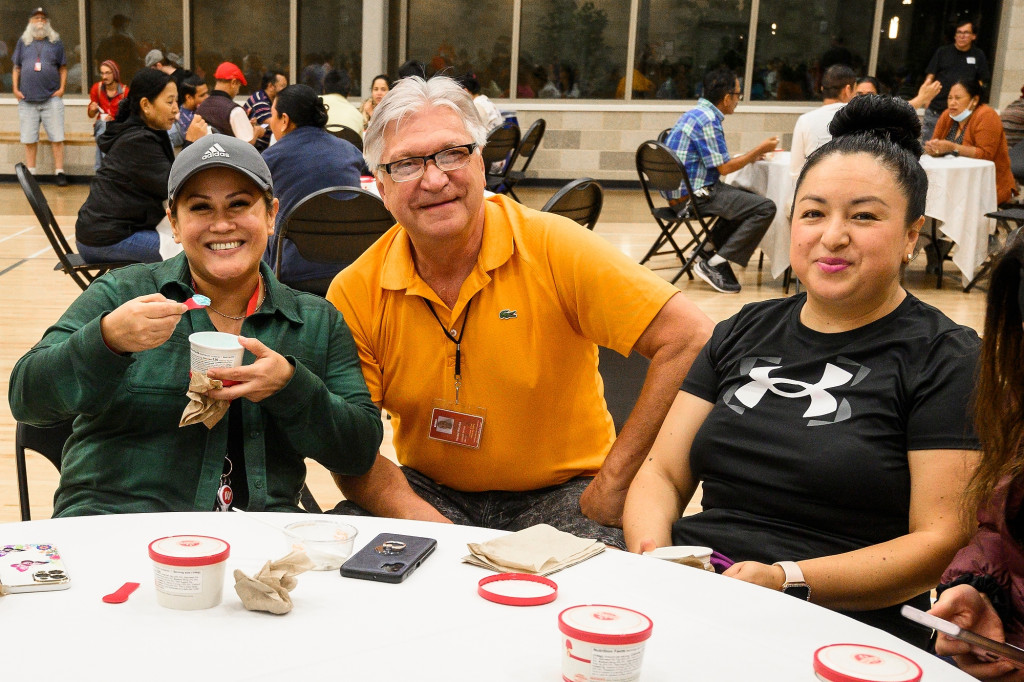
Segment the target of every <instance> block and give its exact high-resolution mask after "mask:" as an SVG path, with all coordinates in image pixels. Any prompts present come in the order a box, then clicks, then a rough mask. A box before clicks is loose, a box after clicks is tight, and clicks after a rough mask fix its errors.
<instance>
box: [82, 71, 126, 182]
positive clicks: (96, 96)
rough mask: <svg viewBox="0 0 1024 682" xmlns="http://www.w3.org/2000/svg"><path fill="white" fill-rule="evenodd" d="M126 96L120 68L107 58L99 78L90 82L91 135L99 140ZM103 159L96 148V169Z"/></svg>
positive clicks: (87, 111)
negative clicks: (92, 119) (92, 121)
mask: <svg viewBox="0 0 1024 682" xmlns="http://www.w3.org/2000/svg"><path fill="white" fill-rule="evenodd" d="M127 96H128V88H127V87H125V85H124V83H122V82H121V69H119V68H118V66H117V62H115V61H114V60H113V59H107V60H105V61H104V62H103V63H102V64H100V80H98V81H97V82H95V83H93V84H92V89H90V90H89V108H88V109H86V113H88V114H89V118H95V119H96V122H95V123H94V124H93V127H92V130H93V135H94V136H95V137H96V139H97V140H99V138H100V135H102V134H103V131H105V130H106V129H107V123H108V122H109V121H113V120H114V119H115V118H117V109H118V107H119V106H121V100H123V99H124V98H125V97H127ZM102 160H103V152H101V151H100V149H99V147H97V148H96V169H97V170H99V167H100V161H102Z"/></svg>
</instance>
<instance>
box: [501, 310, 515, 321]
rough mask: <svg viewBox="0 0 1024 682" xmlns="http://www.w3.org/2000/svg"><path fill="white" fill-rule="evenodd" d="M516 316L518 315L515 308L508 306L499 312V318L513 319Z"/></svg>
mask: <svg viewBox="0 0 1024 682" xmlns="http://www.w3.org/2000/svg"><path fill="white" fill-rule="evenodd" d="M516 317H518V316H517V315H516V311H514V310H509V309H508V308H506V309H505V310H502V311H500V312H499V313H498V319H499V320H513V319H515V318H516Z"/></svg>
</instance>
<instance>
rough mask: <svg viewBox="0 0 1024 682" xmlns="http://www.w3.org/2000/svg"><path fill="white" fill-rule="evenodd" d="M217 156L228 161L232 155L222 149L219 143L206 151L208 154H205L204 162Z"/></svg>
mask: <svg viewBox="0 0 1024 682" xmlns="http://www.w3.org/2000/svg"><path fill="white" fill-rule="evenodd" d="M215 156H223V157H225V158H228V159H230V158H231V155H230V154H228V153H227V152H226V151H224V147H221V146H220V143H217V142H215V143H214V144H213V146H212V147H210V148H209V149H207V150H206V153H205V154H203V158H202V160H203V161H206V160H207V159H212V158H213V157H215Z"/></svg>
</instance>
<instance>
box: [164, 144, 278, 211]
mask: <svg viewBox="0 0 1024 682" xmlns="http://www.w3.org/2000/svg"><path fill="white" fill-rule="evenodd" d="M216 167H222V168H233V169H234V170H236V171H239V172H240V173H244V174H245V175H247V176H248V177H249V178H250V179H251V180H252V181H253V182H255V183H256V185H257V186H258V187H259V188H260V189H261V190H268V189H269V190H273V189H274V182H273V180H272V179H271V177H270V169H269V168H267V163H266V161H264V160H263V157H262V156H260V153H259V152H258V151H256V148H255V147H253V146H252V145H251V144H249V143H248V142H244V141H243V140H239V139H238V138H237V137H232V136H230V135H206V136H204V137H202V138H200V139H198V140H196V141H195V142H193V143H192V144H191V145H189V146H188V147H186V148H185V149H184V150H182V152H181V153H180V154H178V158H176V159H175V160H174V165H172V166H171V174H170V175H169V176H168V177H167V197H168V199H170V200H172V201H173V200H174V197H175V195H176V194H177V193H178V190H180V189H181V188H182V187H184V186H185V183H186V182H187V181H188V179H189V178H191V177H192V176H193V175H195V174H196V173H198V172H200V171H204V170H206V169H207V168H216Z"/></svg>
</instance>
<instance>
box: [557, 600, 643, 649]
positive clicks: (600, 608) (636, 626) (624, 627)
mask: <svg viewBox="0 0 1024 682" xmlns="http://www.w3.org/2000/svg"><path fill="white" fill-rule="evenodd" d="M558 629H559V630H561V631H562V634H564V635H568V636H569V637H572V638H574V639H578V640H581V641H584V642H589V643H590V644H637V643H639V642H644V641H646V640H647V639H649V638H650V636H651V632H652V631H653V630H654V623H653V622H652V621H651V619H650V618H648V617H647V616H645V615H644V614H642V613H640V612H639V611H634V610H633V609H627V608H623V607H621V606H609V605H607V604H585V605H581V606H570V607H569V608H567V609H566V610H564V611H562V612H561V613H560V614H558Z"/></svg>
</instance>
